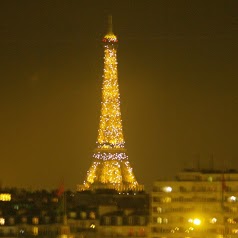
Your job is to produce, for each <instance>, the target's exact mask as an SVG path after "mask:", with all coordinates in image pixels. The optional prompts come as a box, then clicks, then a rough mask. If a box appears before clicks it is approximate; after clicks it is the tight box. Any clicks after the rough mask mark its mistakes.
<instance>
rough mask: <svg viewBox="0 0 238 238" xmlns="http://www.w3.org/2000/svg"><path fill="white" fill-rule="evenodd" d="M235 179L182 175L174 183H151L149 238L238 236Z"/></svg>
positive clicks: (233, 176)
mask: <svg viewBox="0 0 238 238" xmlns="http://www.w3.org/2000/svg"><path fill="white" fill-rule="evenodd" d="M237 175H238V174H237V173H234V174H233V173H225V174H223V173H218V172H216V173H214V172H211V173H208V172H206V173H205V172H183V173H180V174H178V176H177V177H176V180H174V181H156V182H154V185H153V191H152V193H151V220H150V223H151V224H150V231H151V237H152V238H162V237H163V238H168V237H181V238H182V237H209V238H212V237H216V238H218V237H223V235H224V234H229V235H233V236H235V237H236V236H238V213H237V211H238V176H237Z"/></svg>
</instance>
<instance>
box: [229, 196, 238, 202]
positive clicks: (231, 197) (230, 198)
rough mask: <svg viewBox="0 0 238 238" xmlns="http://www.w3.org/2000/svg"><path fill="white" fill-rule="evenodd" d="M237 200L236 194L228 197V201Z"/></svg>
mask: <svg viewBox="0 0 238 238" xmlns="http://www.w3.org/2000/svg"><path fill="white" fill-rule="evenodd" d="M236 200H237V198H236V197H235V196H230V197H229V198H228V201H229V202H236Z"/></svg>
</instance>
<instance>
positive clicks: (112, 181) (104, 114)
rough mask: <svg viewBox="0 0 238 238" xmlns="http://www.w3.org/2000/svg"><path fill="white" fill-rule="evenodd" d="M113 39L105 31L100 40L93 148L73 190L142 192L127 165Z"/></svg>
mask: <svg viewBox="0 0 238 238" xmlns="http://www.w3.org/2000/svg"><path fill="white" fill-rule="evenodd" d="M117 43H118V40H117V37H116V36H115V35H114V34H113V32H112V22H111V18H109V30H108V33H107V34H106V35H105V36H104V38H103V45H104V73H103V83H102V102H101V103H102V104H101V115H100V123H99V130H98V138H97V148H96V149H95V151H94V154H93V163H92V165H91V167H90V168H89V170H88V172H87V177H86V180H85V181H84V184H83V185H82V186H80V185H78V187H77V190H78V191H80V190H94V189H115V190H118V191H128V190H134V191H139V190H143V186H142V185H139V184H138V182H137V180H136V178H135V176H134V173H133V169H132V167H131V165H130V163H129V160H128V156H127V153H126V149H125V140H124V136H123V130H122V120H121V111H120V93H119V85H118V73H117Z"/></svg>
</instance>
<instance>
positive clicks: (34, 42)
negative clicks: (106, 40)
mask: <svg viewBox="0 0 238 238" xmlns="http://www.w3.org/2000/svg"><path fill="white" fill-rule="evenodd" d="M23 2H24V3H23ZM23 2H21V3H19V2H14V3H13V4H10V3H8V2H7V1H3V2H1V14H0V15H1V16H0V17H1V22H2V25H1V26H2V27H1V31H2V34H1V35H2V37H1V39H0V43H1V49H2V53H1V60H0V62H1V65H2V67H1V70H0V77H1V80H0V84H1V85H0V99H1V102H2V103H1V105H0V107H1V118H0V120H1V121H0V122H1V123H0V125H1V126H0V130H1V133H0V142H1V150H0V152H1V154H0V156H1V158H2V160H1V161H2V171H1V178H0V179H1V183H2V185H3V186H18V187H32V188H55V187H57V186H58V184H59V181H60V180H61V179H62V178H63V179H64V181H65V186H66V187H68V188H70V189H76V184H78V183H81V182H83V180H84V178H85V173H86V171H87V169H88V168H89V166H90V163H91V154H92V151H93V149H94V142H95V139H96V137H97V128H98V120H99V115H100V98H101V90H100V89H101V82H102V74H103V72H102V69H103V59H102V56H103V48H102V45H100V44H101V43H100V42H101V39H102V36H103V35H104V34H105V32H106V29H107V28H106V25H107V15H108V13H110V14H112V15H113V22H114V28H115V29H116V32H117V35H118V37H119V40H120V46H119V49H118V62H119V65H120V67H119V81H120V82H119V83H120V91H121V102H122V106H121V110H122V120H123V127H124V134H125V139H126V143H127V148H128V155H129V158H130V162H131V164H132V167H133V169H134V171H136V172H135V173H136V177H137V179H138V182H139V183H142V184H145V188H146V189H147V188H148V187H150V186H152V183H153V181H154V180H156V179H159V178H161V177H162V178H165V177H167V178H169V177H173V176H174V175H175V174H176V173H177V172H178V171H179V170H181V168H184V167H194V166H197V162H198V160H199V161H200V166H201V167H209V166H210V161H211V157H213V161H214V166H215V167H216V166H217V167H220V168H221V167H222V166H223V165H224V164H225V166H227V167H231V168H236V169H237V168H238V165H237V162H236V161H237V158H238V151H237V133H238V127H237V119H238V97H237V92H238V84H237V80H236V79H237V76H238V73H237V62H238V60H237V52H238V45H237V37H238V33H237V32H238V31H237V29H238V21H237V19H238V16H237V12H236V11H235V9H237V8H236V7H237V3H236V2H235V1H231V2H229V3H226V4H225V5H224V3H222V1H216V4H213V3H212V1H211V2H209V3H207V2H205V1H199V3H198V2H193V3H189V4H186V3H185V2H186V1H181V2H179V3H178V2H176V1H168V2H164V1H151V2H150V3H147V2H146V1H129V2H128V1H127V2H124V1H122V3H116V2H113V1H112V2H111V3H110V4H109V3H108V2H107V1H102V2H101V3H100V4H95V8H92V7H91V5H90V4H89V3H87V2H86V1H72V2H71V3H66V2H65V1H57V3H56V2H55V3H53V2H51V3H40V2H37V1H35V2H31V1H23ZM46 175H47V176H46Z"/></svg>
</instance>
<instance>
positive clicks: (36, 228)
mask: <svg viewBox="0 0 238 238" xmlns="http://www.w3.org/2000/svg"><path fill="white" fill-rule="evenodd" d="M32 233H33V235H34V236H37V235H38V227H37V226H34V227H33V228H32Z"/></svg>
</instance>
